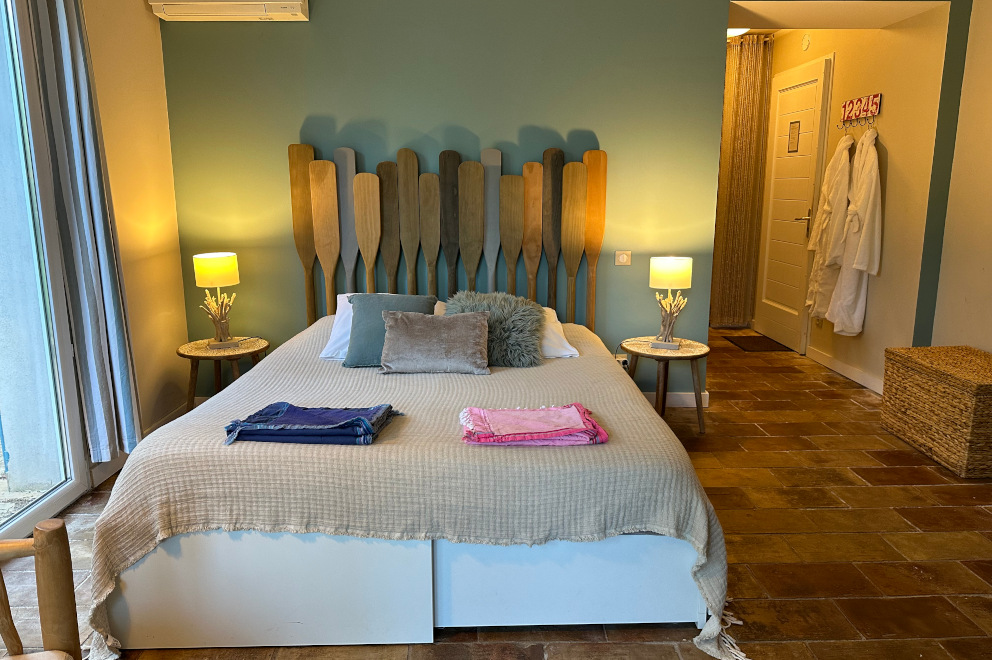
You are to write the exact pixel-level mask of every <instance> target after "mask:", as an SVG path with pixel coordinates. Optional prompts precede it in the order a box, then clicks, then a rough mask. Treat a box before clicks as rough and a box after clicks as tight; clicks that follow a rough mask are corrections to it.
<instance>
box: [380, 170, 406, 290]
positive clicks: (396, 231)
mask: <svg viewBox="0 0 992 660" xmlns="http://www.w3.org/2000/svg"><path fill="white" fill-rule="evenodd" d="M375 172H376V174H378V175H379V194H380V196H381V198H382V239H381V240H380V241H379V251H380V252H382V265H383V266H385V268H386V291H388V292H389V293H397V284H396V275H397V274H398V272H399V270H400V205H399V198H398V194H399V193H398V191H397V189H396V186H397V178H396V163H394V162H392V161H388V160H387V161H385V162H383V163H379V165H378V166H377V167H376V168H375Z"/></svg>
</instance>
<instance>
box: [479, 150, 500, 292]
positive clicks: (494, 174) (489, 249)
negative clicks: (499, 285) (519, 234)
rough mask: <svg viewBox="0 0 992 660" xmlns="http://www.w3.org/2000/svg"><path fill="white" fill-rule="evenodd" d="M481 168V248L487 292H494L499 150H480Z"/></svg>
mask: <svg viewBox="0 0 992 660" xmlns="http://www.w3.org/2000/svg"><path fill="white" fill-rule="evenodd" d="M480 160H482V167H484V168H485V170H486V240H485V243H484V244H483V246H482V251H483V254H485V255H486V271H487V272H488V273H489V292H490V293H492V292H493V291H495V290H496V262H497V260H498V259H499V243H500V225H499V204H500V197H499V181H500V178H499V177H500V175H501V174H502V173H503V153H502V152H501V151H500V150H499V149H483V150H482V157H481V159H480Z"/></svg>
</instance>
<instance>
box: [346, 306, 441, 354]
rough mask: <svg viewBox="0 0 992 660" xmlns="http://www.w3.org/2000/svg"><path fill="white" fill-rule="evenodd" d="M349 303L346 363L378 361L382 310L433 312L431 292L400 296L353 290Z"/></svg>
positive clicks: (383, 329) (382, 338)
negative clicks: (349, 329)
mask: <svg viewBox="0 0 992 660" xmlns="http://www.w3.org/2000/svg"><path fill="white" fill-rule="evenodd" d="M348 302H350V303H351V312H352V317H351V338H350V339H349V341H348V355H347V356H345V358H344V366H346V367H378V366H379V365H380V363H381V362H382V345H383V342H385V340H386V322H385V321H383V320H382V313H383V312H419V313H421V314H433V313H434V305H435V304H436V303H437V298H435V297H434V296H401V295H395V294H389V293H356V294H354V295H352V296H348Z"/></svg>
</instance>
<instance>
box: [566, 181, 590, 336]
mask: <svg viewBox="0 0 992 660" xmlns="http://www.w3.org/2000/svg"><path fill="white" fill-rule="evenodd" d="M587 181H588V174H587V172H586V166H585V163H569V164H568V165H566V166H565V169H564V171H563V173H562V180H561V254H562V256H563V257H564V259H565V275H567V276H568V284H567V288H566V293H565V322H566V323H575V276H576V275H577V274H578V272H579V264H580V263H582V253H583V252H584V251H585V249H586V185H587Z"/></svg>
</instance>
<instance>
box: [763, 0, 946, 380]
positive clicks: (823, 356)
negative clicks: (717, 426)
mask: <svg viewBox="0 0 992 660" xmlns="http://www.w3.org/2000/svg"><path fill="white" fill-rule="evenodd" d="M947 15H948V8H947V6H944V7H940V8H937V9H933V10H931V11H928V12H926V13H923V14H920V15H919V16H916V17H913V18H910V19H907V20H905V21H902V22H900V23H897V24H895V25H893V26H890V27H888V28H885V29H880V30H792V31H789V32H787V33H784V34H782V35H781V36H780V37H778V38H777V39H776V43H775V54H774V61H773V70H774V73H779V72H780V71H784V70H787V69H790V68H793V67H795V66H799V65H800V64H804V63H806V62H809V61H811V60H813V59H817V58H820V57H824V56H825V55H828V54H830V53H836V57H835V60H834V61H835V69H834V77H833V88H832V97H831V102H830V117H829V124H830V131H829V133H828V135H827V144H826V148H825V150H826V152H827V155H828V156H829V154H832V153H833V150H834V147H835V146H836V144H837V141H838V140H840V138H841V136H842V135H843V134H844V131H843V130H841V129H837V128H836V125H837V124H838V123H839V121H840V104H841V102H843V101H845V100H847V99H850V98H856V97H859V96H864V95H866V94H872V93H875V92H881V93H882V111H881V114H880V116H879V118H878V134H879V137H878V140H877V147H878V151H879V171H880V174H881V177H882V193H883V207H882V210H883V214H884V225H883V230H882V231H883V239H882V261H881V270H880V272H879V275H878V276H877V277H872V278H871V279H870V281H869V285H868V286H869V289H868V309H867V311H866V316H865V326H864V332H863V333H862V334H860V335H858V336H856V337H844V336H840V335H835V334H833V328H832V324H831V323H830V322H828V321H823V322H822V323H821V324H820V325H819V326H817V325H816V324H814V325H813V327H811V329H810V339H809V347H808V349H807V354H808V355H810V357H813V358H814V359H817V360H819V361H820V362H823V363H824V364H826V365H827V366H828V367H830V368H832V369H834V370H836V371H839V372H840V373H843V374H844V375H846V376H848V377H850V378H853V379H854V380H856V381H858V382H860V383H862V384H864V385H867V386H868V387H871V388H872V389H875V390H879V391H880V390H881V385H882V371H883V366H884V350H885V348H886V347H889V346H909V345H911V344H912V338H913V324H914V321H915V315H916V296H917V290H918V286H919V278H920V264H921V260H922V254H923V230H924V227H925V224H926V212H927V199H928V195H929V186H930V171H931V167H932V164H933V149H934V141H935V134H936V127H937V108H938V102H939V95H940V82H941V76H942V71H943V64H944V45H945V41H946V35H947ZM804 34H809V36H810V47H809V49H808V50H806V51H803V50H802V47H801V43H802V38H803V35H804ZM865 130H866V129H865V128H863V127H859V128H857V129H854V130H852V134H853V135H854V137H855V139H857V138H859V137H861V134H862V133H863V132H864V131H865ZM852 155H853V152H852Z"/></svg>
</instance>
